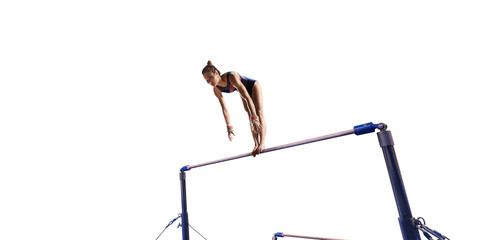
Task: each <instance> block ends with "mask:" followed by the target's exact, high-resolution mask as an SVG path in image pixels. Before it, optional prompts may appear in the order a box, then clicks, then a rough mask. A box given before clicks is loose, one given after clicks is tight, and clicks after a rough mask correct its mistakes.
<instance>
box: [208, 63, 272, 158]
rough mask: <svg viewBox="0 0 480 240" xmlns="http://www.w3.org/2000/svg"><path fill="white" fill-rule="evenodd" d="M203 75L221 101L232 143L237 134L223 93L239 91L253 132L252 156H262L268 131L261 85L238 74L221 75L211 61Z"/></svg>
mask: <svg viewBox="0 0 480 240" xmlns="http://www.w3.org/2000/svg"><path fill="white" fill-rule="evenodd" d="M202 74H203V77H204V78H205V80H206V81H207V83H208V84H209V85H211V86H213V93H214V94H215V96H216V97H217V98H218V101H220V106H221V107H222V111H223V117H224V118H225V123H226V124H227V131H228V139H229V140H230V141H232V138H233V136H235V133H234V132H233V126H232V124H231V122H230V115H229V114H228V110H227V106H226V105H225V101H224V99H223V95H222V93H232V92H234V91H237V90H238V92H239V93H240V97H241V98H242V102H243V106H244V108H245V111H246V112H247V114H248V118H249V121H250V130H251V131H252V136H253V141H254V142H255V147H254V148H253V151H252V155H253V156H254V157H255V156H256V155H257V154H260V153H261V152H262V151H263V150H264V149H265V133H266V130H267V128H266V123H265V118H264V116H263V95H262V88H261V86H260V83H259V82H258V81H256V80H253V79H250V78H247V77H245V76H241V75H240V74H238V73H236V72H227V73H224V74H221V75H220V71H218V69H217V68H216V67H215V66H213V64H212V62H211V61H210V60H209V61H208V63H207V66H205V67H204V68H203V70H202Z"/></svg>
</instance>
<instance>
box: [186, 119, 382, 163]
mask: <svg viewBox="0 0 480 240" xmlns="http://www.w3.org/2000/svg"><path fill="white" fill-rule="evenodd" d="M384 127H386V125H385V124H383V123H380V124H373V123H371V122H370V123H365V124H361V125H357V126H355V127H354V128H353V129H351V130H346V131H342V132H337V133H332V134H328V135H324V136H320V137H315V138H310V139H306V140H302V141H297V142H292V143H288V144H284V145H279V146H276V147H271V148H266V149H265V150H263V152H262V153H267V152H273V151H276V150H280V149H285V148H290V147H296V146H299V145H303V144H307V143H313V142H318V141H322V140H327V139H332V138H336V137H341V136H346V135H350V134H354V133H355V134H356V135H362V134H365V133H371V132H374V131H375V129H377V128H384ZM251 155H252V153H244V154H240V155H236V156H232V157H226V158H222V159H219V160H215V161H210V162H205V163H200V164H195V165H187V166H184V167H182V168H181V169H180V171H182V172H183V171H188V170H190V169H193V168H198V167H203V166H207V165H212V164H217V163H221V162H226V161H230V160H234V159H239V158H244V157H248V156H251Z"/></svg>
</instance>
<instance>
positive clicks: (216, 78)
mask: <svg viewBox="0 0 480 240" xmlns="http://www.w3.org/2000/svg"><path fill="white" fill-rule="evenodd" d="M203 78H205V80H206V81H207V83H208V84H209V85H212V86H213V87H215V86H217V84H218V82H220V74H218V72H217V71H215V73H213V72H206V73H204V74H203Z"/></svg>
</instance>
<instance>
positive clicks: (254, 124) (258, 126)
mask: <svg viewBox="0 0 480 240" xmlns="http://www.w3.org/2000/svg"><path fill="white" fill-rule="evenodd" d="M251 124H252V130H253V132H254V133H260V132H261V131H262V124H261V123H260V120H258V116H253V117H252V118H251Z"/></svg>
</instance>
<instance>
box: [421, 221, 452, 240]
mask: <svg viewBox="0 0 480 240" xmlns="http://www.w3.org/2000/svg"><path fill="white" fill-rule="evenodd" d="M414 223H415V226H416V227H417V229H418V230H420V231H422V232H423V235H424V236H425V237H426V238H427V239H428V240H434V239H433V237H432V236H430V234H432V235H433V236H435V237H436V238H437V240H450V238H448V237H446V236H444V235H442V234H441V233H439V232H437V231H436V230H433V229H431V228H429V227H427V226H426V225H425V219H423V218H422V217H419V218H417V219H414Z"/></svg>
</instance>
